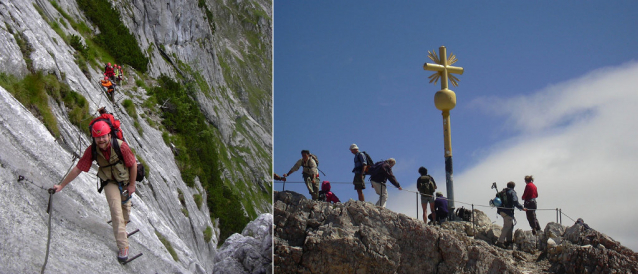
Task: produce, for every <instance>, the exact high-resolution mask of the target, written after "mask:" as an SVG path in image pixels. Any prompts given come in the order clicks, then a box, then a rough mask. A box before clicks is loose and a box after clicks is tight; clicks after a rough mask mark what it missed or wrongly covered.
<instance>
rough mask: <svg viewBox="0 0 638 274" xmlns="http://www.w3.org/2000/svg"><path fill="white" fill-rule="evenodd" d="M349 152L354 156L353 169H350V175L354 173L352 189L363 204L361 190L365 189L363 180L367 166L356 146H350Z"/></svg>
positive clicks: (363, 199)
mask: <svg viewBox="0 0 638 274" xmlns="http://www.w3.org/2000/svg"><path fill="white" fill-rule="evenodd" d="M350 152H352V154H354V168H353V169H352V173H354V179H352V183H353V184H354V189H355V190H356V191H357V194H358V195H359V201H362V202H364V201H365V197H364V196H363V190H364V189H366V184H365V181H364V179H365V176H366V175H365V174H366V169H367V167H368V166H367V164H366V159H365V156H364V155H363V153H362V152H359V147H358V146H357V144H352V145H350Z"/></svg>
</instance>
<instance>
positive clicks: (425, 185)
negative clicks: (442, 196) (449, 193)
mask: <svg viewBox="0 0 638 274" xmlns="http://www.w3.org/2000/svg"><path fill="white" fill-rule="evenodd" d="M419 174H421V176H420V177H419V178H418V179H417V180H416V186H417V189H418V190H419V193H421V206H422V207H423V221H424V222H426V224H427V221H426V220H427V218H426V217H425V216H428V203H429V204H430V211H431V212H432V214H433V215H434V217H433V220H437V218H436V214H437V213H436V211H435V210H434V191H435V190H436V182H435V181H434V178H432V176H430V175H428V169H427V168H425V167H420V168H419Z"/></svg>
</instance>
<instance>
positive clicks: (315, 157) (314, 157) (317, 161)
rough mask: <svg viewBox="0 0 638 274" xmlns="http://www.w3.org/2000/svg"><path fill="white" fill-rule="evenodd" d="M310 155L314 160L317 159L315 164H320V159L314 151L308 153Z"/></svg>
mask: <svg viewBox="0 0 638 274" xmlns="http://www.w3.org/2000/svg"><path fill="white" fill-rule="evenodd" d="M308 154H309V155H308V156H310V157H312V159H313V160H315V164H317V166H319V159H318V158H317V155H314V154H312V153H308Z"/></svg>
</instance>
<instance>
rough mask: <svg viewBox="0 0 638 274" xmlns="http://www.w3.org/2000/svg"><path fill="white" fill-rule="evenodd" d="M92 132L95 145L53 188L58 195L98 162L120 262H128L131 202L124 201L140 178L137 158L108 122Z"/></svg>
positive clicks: (131, 193) (95, 125) (94, 126)
mask: <svg viewBox="0 0 638 274" xmlns="http://www.w3.org/2000/svg"><path fill="white" fill-rule="evenodd" d="M90 129H91V136H92V137H93V144H92V145H90V146H89V147H88V148H86V150H85V151H84V155H83V156H82V158H80V160H79V161H78V163H77V165H76V166H75V167H73V169H72V170H71V171H70V172H69V174H68V175H67V176H66V177H65V178H64V180H62V183H61V184H59V185H54V186H53V188H54V189H55V191H56V192H60V191H62V189H63V188H64V187H65V186H66V185H67V184H69V183H70V182H71V181H73V180H74V179H75V178H77V177H78V175H80V173H81V172H82V171H84V172H88V171H89V169H91V165H92V164H93V161H97V163H98V165H99V168H98V173H97V176H98V177H99V178H100V180H101V181H102V182H103V188H104V194H105V195H106V201H107V202H108V204H109V208H110V211H111V220H112V225H113V235H114V236H115V241H116V243H117V247H118V249H119V254H118V256H117V259H118V260H119V261H126V260H127V259H128V248H129V244H128V238H127V233H126V223H127V222H128V221H129V214H130V212H131V201H130V200H129V201H128V202H125V203H122V201H123V200H124V201H126V200H127V199H128V197H130V196H131V195H133V193H134V192H135V178H136V176H137V163H136V160H135V155H134V154H133V152H132V151H131V149H130V147H129V146H128V144H127V143H126V142H124V141H121V140H119V139H117V138H115V137H112V135H111V127H110V126H109V125H108V124H107V123H106V122H105V121H97V122H95V124H93V125H92V126H91V128H90ZM113 142H118V145H119V149H120V153H121V157H120V155H118V153H117V151H116V150H115V146H114V145H112V143H113ZM94 147H95V148H96V150H95V151H96V155H95V158H94V156H93V148H94ZM101 190H102V189H100V190H98V191H101ZM124 191H126V193H125V192H124Z"/></svg>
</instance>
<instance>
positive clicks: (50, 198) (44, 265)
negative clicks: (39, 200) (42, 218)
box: [40, 188, 55, 274]
mask: <svg viewBox="0 0 638 274" xmlns="http://www.w3.org/2000/svg"><path fill="white" fill-rule="evenodd" d="M48 192H49V206H48V207H47V213H48V214H49V236H48V239H47V252H46V255H45V256H44V264H43V265H42V271H41V272H40V273H41V274H44V269H45V268H46V267H47V261H48V260H49V246H50V244H51V215H53V194H55V189H54V188H49V190H48Z"/></svg>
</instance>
